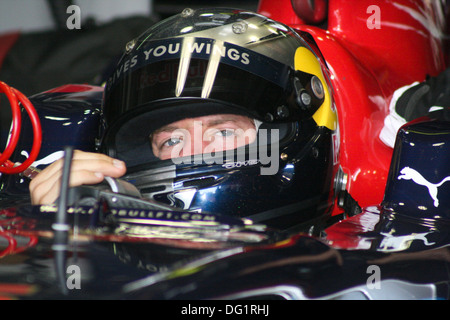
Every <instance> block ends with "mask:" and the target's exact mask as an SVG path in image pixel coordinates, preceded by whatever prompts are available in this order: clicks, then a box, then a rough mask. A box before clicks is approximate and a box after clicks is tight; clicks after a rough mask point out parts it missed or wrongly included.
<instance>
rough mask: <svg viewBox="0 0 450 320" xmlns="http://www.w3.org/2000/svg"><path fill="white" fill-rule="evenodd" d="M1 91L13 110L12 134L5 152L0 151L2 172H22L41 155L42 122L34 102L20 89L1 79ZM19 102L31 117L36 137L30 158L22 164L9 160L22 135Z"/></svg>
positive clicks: (0, 168) (0, 169)
mask: <svg viewBox="0 0 450 320" xmlns="http://www.w3.org/2000/svg"><path fill="white" fill-rule="evenodd" d="M0 93H4V94H5V95H6V97H7V98H8V100H9V103H10V105H11V111H12V113H11V114H12V127H11V135H10V137H9V141H8V144H7V146H6V148H5V150H4V152H3V154H1V153H0V172H1V173H6V174H15V173H20V172H23V171H24V170H26V169H27V168H28V167H29V166H30V165H31V164H32V163H33V162H34V161H35V160H36V158H37V156H38V155H39V151H40V149H41V144H42V130H41V122H40V120H39V116H38V115H37V112H36V110H35V109H34V107H33V104H32V103H31V102H30V100H28V98H27V97H26V96H25V95H23V94H22V93H21V92H20V91H18V90H16V89H14V88H12V87H10V86H8V85H7V84H6V83H4V82H2V81H0ZM19 102H20V103H21V104H22V106H23V107H24V109H25V110H26V111H27V113H28V116H29V117H30V120H31V125H32V127H33V135H34V137H33V145H32V148H31V151H30V155H29V157H28V159H26V160H25V161H24V162H23V163H22V164H19V165H17V166H15V164H14V163H13V162H11V161H10V160H9V157H11V155H12V154H13V152H14V149H15V148H16V146H17V142H18V141H19V136H20V128H21V123H22V118H21V110H20V106H19Z"/></svg>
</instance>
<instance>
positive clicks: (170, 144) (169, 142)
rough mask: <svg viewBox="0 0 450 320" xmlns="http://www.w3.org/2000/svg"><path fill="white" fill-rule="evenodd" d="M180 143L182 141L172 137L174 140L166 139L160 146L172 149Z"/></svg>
mask: <svg viewBox="0 0 450 320" xmlns="http://www.w3.org/2000/svg"><path fill="white" fill-rule="evenodd" d="M182 141H183V139H182V138H179V137H174V138H170V139H167V140H166V141H165V142H164V143H163V144H162V146H164V147H173V146H174V145H177V144H179V143H181V142H182Z"/></svg>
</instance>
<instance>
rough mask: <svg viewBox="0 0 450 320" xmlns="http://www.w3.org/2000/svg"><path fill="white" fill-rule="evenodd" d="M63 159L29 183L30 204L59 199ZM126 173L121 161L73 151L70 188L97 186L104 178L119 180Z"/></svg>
mask: <svg viewBox="0 0 450 320" xmlns="http://www.w3.org/2000/svg"><path fill="white" fill-rule="evenodd" d="M63 161H64V160H63V159H59V160H57V161H55V162H54V163H52V164H51V165H49V166H48V167H47V168H45V169H44V170H42V172H40V173H39V174H38V175H37V176H36V177H35V178H34V179H33V180H31V182H30V195H31V203H32V204H35V205H38V204H51V203H54V202H55V201H56V199H57V198H58V197H59V191H60V185H61V176H62V166H63ZM125 172H126V166H125V163H124V162H123V161H120V160H117V159H113V158H111V157H108V156H107V155H104V154H101V153H91V152H83V151H80V150H75V151H74V153H73V160H72V166H71V174H70V182H69V185H70V186H71V187H76V186H80V185H83V184H97V183H100V182H102V181H103V179H104V177H105V176H109V177H113V178H119V177H121V176H123V175H124V174H125Z"/></svg>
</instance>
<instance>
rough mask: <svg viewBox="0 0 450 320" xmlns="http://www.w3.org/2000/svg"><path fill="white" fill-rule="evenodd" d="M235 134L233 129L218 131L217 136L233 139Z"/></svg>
mask: <svg viewBox="0 0 450 320" xmlns="http://www.w3.org/2000/svg"><path fill="white" fill-rule="evenodd" d="M234 134H235V132H234V130H233V129H223V130H217V132H216V133H215V135H218V136H222V137H231V136H233V135H234Z"/></svg>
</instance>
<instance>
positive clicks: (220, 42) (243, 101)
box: [101, 8, 339, 228]
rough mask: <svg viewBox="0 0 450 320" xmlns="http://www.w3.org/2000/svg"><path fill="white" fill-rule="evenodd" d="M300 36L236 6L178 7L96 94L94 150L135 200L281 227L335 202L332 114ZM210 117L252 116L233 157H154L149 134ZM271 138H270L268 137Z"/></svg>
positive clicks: (317, 66) (320, 69) (134, 45)
mask: <svg viewBox="0 0 450 320" xmlns="http://www.w3.org/2000/svg"><path fill="white" fill-rule="evenodd" d="M311 39H312V38H311V37H310V36H308V35H306V34H305V35H300V34H298V33H297V32H295V31H294V30H292V29H291V28H290V27H288V26H286V25H283V24H281V23H279V22H276V21H273V20H271V19H268V18H267V17H264V16H262V15H259V14H256V13H252V12H248V11H242V10H235V9H224V8H216V9H198V10H192V9H185V10H184V11H183V12H182V13H180V14H178V15H176V16H173V17H171V18H168V19H166V20H163V21H161V22H159V23H157V24H156V25H154V26H152V27H151V28H150V29H148V30H147V31H146V32H145V33H144V34H142V35H141V36H139V37H138V38H137V39H135V40H132V41H130V42H129V43H128V44H127V46H126V52H125V53H124V55H123V56H122V58H121V60H120V62H119V63H118V65H117V67H116V69H115V70H114V72H113V74H112V75H111V76H110V78H109V79H108V81H107V83H106V87H105V101H104V109H103V119H104V128H105V130H104V132H103V134H102V143H101V148H102V151H103V152H105V153H106V154H108V155H110V156H113V157H117V158H119V159H122V160H124V161H125V162H126V163H127V165H128V174H127V176H126V177H125V178H126V179H127V180H129V181H131V182H133V183H134V184H135V185H136V186H137V187H138V188H139V189H140V191H141V193H142V194H143V195H144V196H147V197H150V198H152V199H155V200H158V201H161V202H165V203H169V204H172V205H174V206H177V207H181V208H183V209H185V210H189V211H203V212H210V213H211V212H212V213H220V214H224V215H232V216H237V217H246V218H250V219H253V220H254V221H255V222H264V223H266V224H268V225H269V226H274V227H280V228H286V227H288V226H294V225H298V224H301V223H310V222H311V220H315V219H322V218H324V217H326V216H328V214H329V213H330V211H331V207H332V206H333V203H334V191H333V189H334V176H335V174H336V173H337V161H336V159H337V152H338V150H337V149H338V146H339V137H338V122H337V114H336V110H335V108H334V103H333V100H332V92H331V86H330V82H329V79H328V76H327V70H326V67H325V65H324V62H323V59H322V58H321V57H320V56H319V55H320V54H319V52H318V49H317V47H315V46H314V43H313V40H311ZM213 114H237V115H245V116H247V117H249V118H252V119H255V123H256V127H257V128H259V129H258V139H256V141H255V142H253V143H252V144H250V145H246V146H243V147H240V148H238V149H239V151H240V152H235V153H233V155H231V156H230V154H229V153H227V154H225V152H223V153H214V154H211V155H208V157H206V156H204V155H201V156H198V155H194V156H190V157H188V159H186V158H179V159H176V160H175V159H169V160H159V159H157V158H156V157H155V155H154V154H153V153H152V148H151V145H150V140H149V136H150V135H151V134H152V132H153V131H154V130H155V129H157V128H160V127H162V126H164V125H167V124H169V123H172V122H175V121H179V120H182V119H186V118H195V117H201V116H207V115H213ZM274 137H275V138H274Z"/></svg>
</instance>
